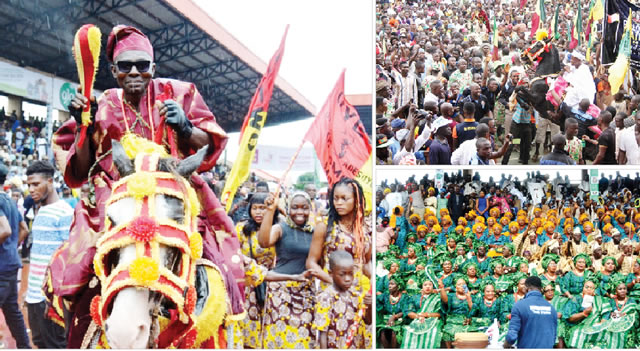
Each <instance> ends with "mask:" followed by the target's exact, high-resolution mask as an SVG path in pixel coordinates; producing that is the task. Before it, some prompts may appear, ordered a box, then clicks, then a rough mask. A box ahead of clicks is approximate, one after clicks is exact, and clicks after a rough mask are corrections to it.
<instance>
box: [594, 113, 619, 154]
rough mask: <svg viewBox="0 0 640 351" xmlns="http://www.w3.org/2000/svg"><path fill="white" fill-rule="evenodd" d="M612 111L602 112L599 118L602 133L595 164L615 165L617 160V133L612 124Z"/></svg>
mask: <svg viewBox="0 0 640 351" xmlns="http://www.w3.org/2000/svg"><path fill="white" fill-rule="evenodd" d="M611 120H612V117H611V113H609V111H602V112H600V117H599V118H598V127H599V128H600V129H601V130H602V134H600V137H599V138H598V154H597V155H596V159H595V160H594V161H593V164H594V165H598V164H602V165H615V164H617V163H618V162H617V161H616V133H615V130H614V129H613V128H612V127H611V126H610V124H611Z"/></svg>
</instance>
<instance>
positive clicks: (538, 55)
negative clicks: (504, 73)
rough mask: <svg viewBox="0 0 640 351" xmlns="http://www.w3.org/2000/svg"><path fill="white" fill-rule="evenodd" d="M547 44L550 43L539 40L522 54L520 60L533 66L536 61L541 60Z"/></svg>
mask: <svg viewBox="0 0 640 351" xmlns="http://www.w3.org/2000/svg"><path fill="white" fill-rule="evenodd" d="M547 44H548V43H547V42H546V41H544V40H537V41H536V42H535V43H533V44H531V45H530V46H529V47H528V48H526V49H525V50H524V51H523V52H522V54H520V60H521V61H522V62H523V63H525V64H528V65H531V64H533V63H534V62H535V61H538V60H541V59H542V57H543V56H542V55H543V54H544V52H545V50H544V49H545V47H546V45H547Z"/></svg>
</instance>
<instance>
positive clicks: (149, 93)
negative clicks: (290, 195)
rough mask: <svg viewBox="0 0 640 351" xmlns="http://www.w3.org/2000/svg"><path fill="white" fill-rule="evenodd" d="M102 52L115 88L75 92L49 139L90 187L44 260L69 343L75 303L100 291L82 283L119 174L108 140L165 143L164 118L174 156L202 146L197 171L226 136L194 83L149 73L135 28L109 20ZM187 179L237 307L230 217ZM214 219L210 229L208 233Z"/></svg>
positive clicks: (201, 185)
mask: <svg viewBox="0 0 640 351" xmlns="http://www.w3.org/2000/svg"><path fill="white" fill-rule="evenodd" d="M106 54H107V55H106V56H107V59H108V61H109V62H110V63H111V72H112V74H113V77H114V79H116V81H117V82H118V85H119V87H120V88H119V89H108V90H106V91H105V92H104V94H103V95H102V96H100V97H99V98H98V100H97V102H96V101H94V100H93V99H92V101H91V102H89V101H87V99H86V97H84V96H83V95H81V94H80V93H78V94H77V95H76V96H75V98H74V99H73V100H72V101H71V104H70V106H69V111H70V113H71V115H72V116H73V117H74V118H71V119H70V120H69V121H67V122H66V123H65V124H64V125H63V126H62V127H61V128H60V130H59V131H58V132H57V133H56V135H55V136H54V139H53V142H54V150H55V151H56V159H57V160H58V162H59V163H60V166H61V167H60V169H63V170H64V179H65V182H66V183H67V184H68V185H69V186H70V187H80V186H81V185H82V184H84V183H85V182H86V181H87V180H88V181H89V183H90V184H91V185H92V187H93V188H94V193H95V198H94V199H88V198H83V199H82V201H81V202H80V204H79V205H78V206H77V207H76V211H75V214H74V221H73V223H72V227H71V233H70V239H69V241H70V242H71V243H73V245H68V247H67V248H64V249H62V250H61V252H60V254H59V255H57V256H56V259H55V260H54V261H53V262H52V263H51V274H52V282H51V285H52V288H53V291H54V293H55V295H57V296H63V297H65V298H66V299H67V300H69V301H70V302H72V303H73V304H74V306H72V307H71V308H70V310H71V311H73V312H74V316H72V317H71V320H70V322H71V323H70V324H71V325H69V327H71V330H70V333H69V345H68V347H69V348H78V347H80V345H81V344H80V343H81V342H82V338H83V336H84V331H85V330H86V328H87V327H88V324H89V322H90V320H91V318H86V317H87V316H88V312H89V311H88V309H83V307H86V305H85V302H86V301H87V299H89V300H90V299H91V297H92V295H96V294H99V293H100V290H99V286H95V285H94V286H92V284H88V283H89V280H90V279H91V277H92V275H93V271H92V264H91V262H92V260H93V256H94V254H95V250H96V249H95V246H94V242H95V240H87V238H92V237H94V238H95V237H96V236H98V235H99V233H100V232H101V231H102V230H103V226H104V216H105V202H106V200H107V198H108V197H109V195H110V193H111V184H113V183H114V182H115V181H117V180H118V179H119V178H120V175H119V173H118V172H117V170H116V168H115V167H113V162H112V158H111V154H110V151H111V140H120V139H121V138H122V137H123V136H124V135H126V134H134V135H136V136H138V137H142V138H145V139H148V140H152V141H155V142H157V143H159V144H161V145H169V142H168V136H167V131H166V129H168V128H162V127H159V126H161V125H162V122H163V119H164V123H165V124H166V125H167V126H169V127H170V128H171V132H172V133H174V132H175V136H176V138H175V141H176V144H177V145H176V146H177V151H178V158H180V159H183V158H186V157H187V156H189V155H191V154H193V153H195V152H196V151H197V150H199V149H200V148H202V147H206V146H208V152H207V155H206V157H205V159H204V161H203V162H202V164H201V165H200V167H199V169H198V172H204V171H208V170H210V169H211V168H212V167H213V166H214V165H215V163H216V160H217V159H218V157H219V156H220V154H221V153H222V150H223V149H224V146H225V144H226V143H227V135H226V133H225V132H224V131H223V130H222V128H220V126H219V125H218V124H217V123H216V121H215V117H214V116H213V114H212V113H211V111H209V108H208V107H207V105H206V104H205V102H204V100H203V98H202V96H201V95H200V93H199V92H198V90H197V89H196V87H195V85H194V84H192V83H186V82H181V81H177V80H169V79H161V78H160V79H154V78H153V74H154V72H155V63H154V62H153V48H152V46H151V43H150V41H149V39H148V38H147V37H146V36H145V35H144V34H143V33H142V32H140V31H139V30H138V29H136V28H134V27H129V26H123V25H119V26H116V27H114V28H113V30H112V31H111V33H110V34H109V38H108V40H107V48H106ZM167 98H168V99H167ZM165 99H166V100H165ZM156 100H157V101H156ZM87 104H90V105H91V115H92V123H91V125H90V127H89V129H88V132H87V139H86V140H85V142H84V143H83V144H82V146H80V145H78V142H77V140H78V138H79V135H80V133H78V131H79V130H80V128H78V127H77V126H78V125H79V124H80V121H81V117H80V111H81V110H82V109H83V108H84V107H86V106H87ZM187 116H188V117H187ZM159 133H162V134H163V135H162V134H161V135H158V134H159ZM65 160H66V162H65ZM190 181H191V184H192V186H193V187H194V189H195V191H196V192H197V193H198V194H199V198H200V199H201V203H202V204H201V205H202V206H201V208H202V209H203V211H204V212H202V213H201V214H200V223H199V225H198V227H199V230H200V232H201V235H202V237H203V242H204V250H203V251H204V254H203V255H204V258H206V259H209V260H210V261H212V262H214V263H215V264H216V265H217V266H218V267H219V268H220V271H221V272H222V274H223V275H224V276H225V284H226V290H227V291H228V293H229V296H230V298H231V301H230V303H231V308H232V310H233V311H232V312H233V314H234V315H237V314H240V313H242V312H243V300H242V294H241V293H240V292H241V291H244V287H243V285H242V284H243V283H242V282H243V281H244V271H243V267H242V265H240V264H235V263H232V260H231V256H232V255H234V254H235V253H237V252H238V250H239V244H238V240H237V236H236V233H235V229H234V225H233V223H232V221H231V219H230V218H229V217H227V216H226V214H225V213H224V211H214V210H215V209H221V208H222V207H221V205H220V203H219V201H218V199H217V198H216V197H215V195H214V194H213V192H212V191H211V189H210V188H209V187H208V186H207V183H206V182H205V181H204V180H203V179H202V178H201V177H199V176H198V175H195V174H194V175H192V176H191V178H190ZM214 227H215V228H216V229H215V232H218V233H217V235H214V234H215V232H214V229H213V228H214ZM62 271H64V272H62ZM236 283H237V284H236ZM87 284H88V286H89V287H90V288H89V289H87V288H86V286H87ZM78 306H79V308H76V307H78ZM67 320H68V321H69V319H67Z"/></svg>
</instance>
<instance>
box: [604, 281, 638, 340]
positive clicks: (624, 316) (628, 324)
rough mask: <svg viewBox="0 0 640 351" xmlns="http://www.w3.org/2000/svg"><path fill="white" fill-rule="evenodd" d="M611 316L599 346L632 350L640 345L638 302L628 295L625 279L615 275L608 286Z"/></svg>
mask: <svg viewBox="0 0 640 351" xmlns="http://www.w3.org/2000/svg"><path fill="white" fill-rule="evenodd" d="M608 288H609V292H610V293H612V294H613V295H614V297H613V298H612V299H609V304H610V305H611V311H612V312H611V315H610V316H608V321H609V323H608V324H609V325H608V326H607V330H606V331H605V332H604V333H603V334H604V335H602V336H601V337H599V338H598V339H599V341H601V342H600V344H599V345H598V346H600V347H603V348H607V349H631V348H637V345H638V339H637V338H638V332H637V330H638V324H639V321H638V307H639V306H638V300H636V299H635V298H633V297H630V296H629V295H628V294H627V286H626V284H625V277H624V276H623V275H622V274H614V275H613V276H612V277H611V278H610V280H609V284H608Z"/></svg>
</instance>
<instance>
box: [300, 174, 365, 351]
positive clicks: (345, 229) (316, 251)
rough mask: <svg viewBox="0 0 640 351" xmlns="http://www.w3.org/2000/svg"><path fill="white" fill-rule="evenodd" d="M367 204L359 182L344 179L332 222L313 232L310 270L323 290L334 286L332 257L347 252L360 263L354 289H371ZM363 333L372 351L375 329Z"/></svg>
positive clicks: (334, 192)
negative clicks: (330, 262) (330, 267)
mask: <svg viewBox="0 0 640 351" xmlns="http://www.w3.org/2000/svg"><path fill="white" fill-rule="evenodd" d="M364 210H365V203H364V193H363V192H362V187H361V186H360V184H358V182H356V181H355V180H353V179H349V178H342V179H341V180H340V181H338V182H337V183H336V184H334V186H333V187H332V188H331V191H330V193H329V219H328V222H327V224H326V225H325V224H324V223H320V224H318V225H317V226H316V229H315V231H314V232H313V240H312V242H311V248H310V250H309V256H308V257H307V261H306V267H307V269H310V270H312V271H313V272H314V275H315V276H316V277H318V278H319V279H320V280H321V284H320V286H321V287H326V286H328V285H330V284H331V283H332V278H331V276H330V275H329V273H328V272H329V255H330V254H331V253H332V252H334V251H336V250H344V251H347V252H348V253H350V254H351V255H352V256H353V259H354V261H355V262H356V269H355V271H354V281H353V286H354V287H356V290H357V291H358V292H359V293H360V294H361V295H364V294H366V293H367V292H368V291H369V290H370V289H371V282H370V278H371V222H370V217H369V216H365V215H364ZM365 329H366V330H361V331H359V333H364V334H365V340H366V342H367V348H369V347H371V341H372V337H371V331H370V329H371V326H370V325H367V326H366V328H365Z"/></svg>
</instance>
